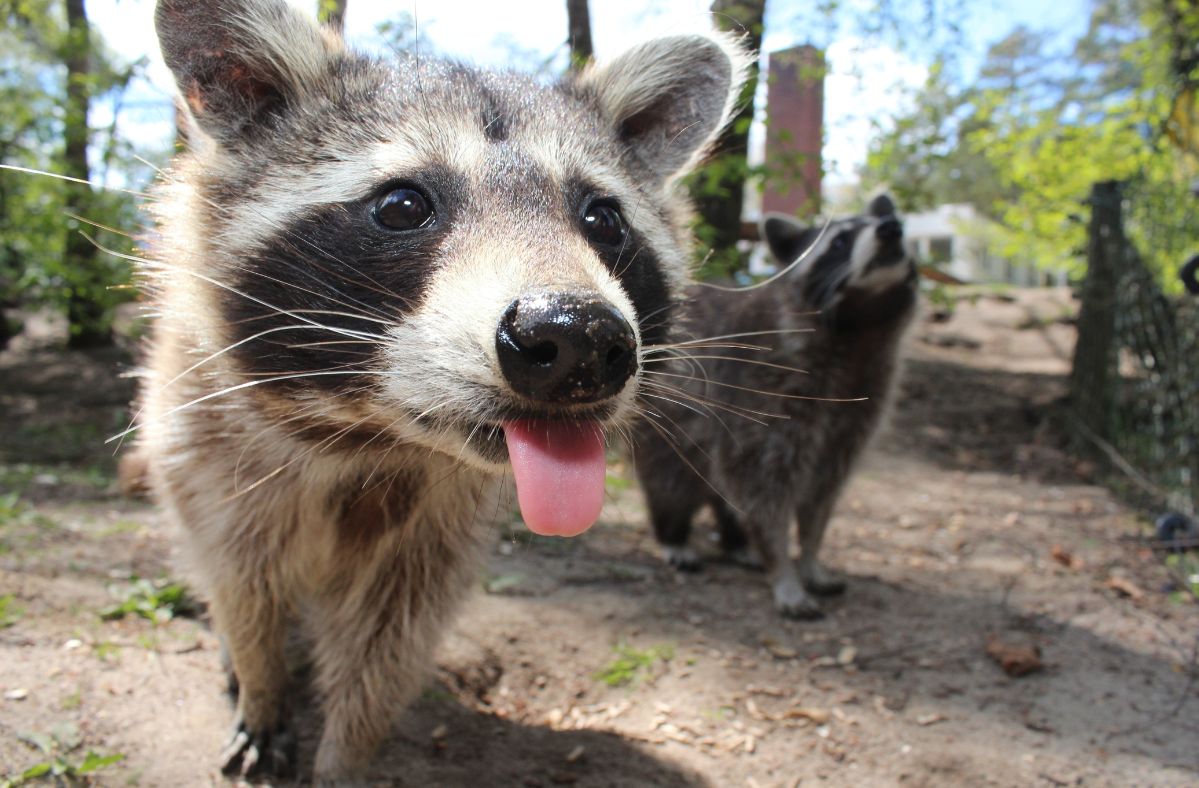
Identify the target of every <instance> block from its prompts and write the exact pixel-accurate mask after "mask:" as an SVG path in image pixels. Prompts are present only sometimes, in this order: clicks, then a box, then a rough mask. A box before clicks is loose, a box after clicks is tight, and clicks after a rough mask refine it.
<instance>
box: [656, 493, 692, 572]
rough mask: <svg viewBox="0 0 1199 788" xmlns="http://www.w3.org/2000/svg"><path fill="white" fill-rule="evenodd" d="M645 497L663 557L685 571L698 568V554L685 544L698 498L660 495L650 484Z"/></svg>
mask: <svg viewBox="0 0 1199 788" xmlns="http://www.w3.org/2000/svg"><path fill="white" fill-rule="evenodd" d="M645 496H646V499H647V503H648V504H649V513H650V521H651V522H652V523H653V526H654V536H655V537H656V538H657V540H658V544H660V545H661V546H662V560H664V561H665V562H666V563H667V564H669V565H670V566H673V567H674V568H675V569H680V570H683V571H687V572H693V571H695V570H697V569H699V568H700V565H701V563H702V562H701V561H700V558H699V555H698V554H697V553H696V552H695V550H694V549H692V548H691V547H690V546H689V545H688V544H687V541H688V539H689V538H690V537H691V520H692V518H693V517H694V516H695V512H696V510H697V509H699V501H698V500H692V499H689V498H686V497H684V496H679V495H669V496H663V495H662V493H661V490H654V489H652V488H651V487H649V486H646V487H645Z"/></svg>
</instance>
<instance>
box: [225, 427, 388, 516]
mask: <svg viewBox="0 0 1199 788" xmlns="http://www.w3.org/2000/svg"><path fill="white" fill-rule="evenodd" d="M382 411H383V408H379V409H378V410H376V411H375V412H374V413H371V414H368V415H366V416H363V417H362V418H361V419H359V420H358V421H356V422H354V423H352V424H347V425H346V426H345V427H342V428H341V429H340V430H338V431H337V432H335V433H334V434H333V435H331V436H329V437H328V438H325V439H324V440H322V441H320V442H319V443H316V444H314V445H312V446H310V447H308V448H307V449H305V450H304V451H302V452H300V453H298V454H297V455H296V456H294V457H292V458H291V459H290V460H288V461H287V462H285V463H283V464H282V465H280V466H279V467H278V468H276V469H275V470H273V471H271V472H270V473H268V474H266V475H265V476H263V477H262V478H260V479H258V481H256V482H254V483H253V484H251V485H250V486H249V487H246V488H245V489H244V490H243V489H240V486H241V485H240V483H239V482H238V473H239V471H240V464H241V457H239V458H238V465H236V466H234V468H233V489H234V494H233V495H231V496H228V497H227V498H226V499H225V500H226V502H228V501H231V500H233V499H234V498H238V497H240V496H242V495H245V494H246V493H248V492H250V491H252V490H254V489H255V488H256V487H258V486H260V485H262V484H264V483H265V482H267V481H269V480H271V479H273V478H275V477H276V476H278V475H279V474H281V473H283V471H285V470H287V469H288V468H290V467H291V466H292V465H295V464H296V463H297V462H299V461H300V460H303V459H304V458H306V457H307V456H308V455H310V454H312V453H313V452H322V453H323V452H324V451H325V449H327V448H329V447H330V446H332V445H333V444H335V443H337V441H339V440H341V439H342V438H343V437H345V436H346V435H347V434H349V432H350V431H351V430H353V429H354V428H355V427H357V426H358V425H360V424H362V423H363V422H365V421H368V420H370V419H373V418H374V417H375V416H377V415H379V413H381V412H382ZM244 454H245V452H244V451H243V452H242V455H243V456H244Z"/></svg>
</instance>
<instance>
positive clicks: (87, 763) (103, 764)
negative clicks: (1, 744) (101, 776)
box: [0, 722, 125, 788]
mask: <svg viewBox="0 0 1199 788" xmlns="http://www.w3.org/2000/svg"><path fill="white" fill-rule="evenodd" d="M17 738H19V739H20V740H21V741H23V742H25V743H26V744H29V745H31V746H33V747H36V748H37V749H38V750H40V751H41V754H42V755H43V756H45V759H44V760H42V761H40V762H38V763H35V764H33V765H32V766H30V767H28V768H26V769H25V770H23V771H20V772H14V773H13V774H9V775H6V776H3V777H0V788H16V787H17V786H20V785H25V784H26V783H30V782H33V781H34V780H43V779H45V780H47V781H53V782H54V783H55V784H58V785H62V784H68V785H72V784H75V783H76V782H77V781H79V779H80V778H83V777H87V776H88V775H90V774H94V773H96V772H98V771H100V770H102V769H107V768H108V767H109V766H112V765H113V764H115V763H119V762H120V761H123V760H124V759H125V755H124V753H113V754H111V755H104V754H103V753H98V752H96V751H94V750H88V751H87V754H85V755H84V756H83V758H82V760H80V759H78V758H76V757H71V753H72V752H74V751H75V750H77V749H79V747H80V745H81V744H82V743H83V737H82V735H81V734H80V731H79V727H78V726H77V725H75V724H73V723H69V722H68V723H62V724H60V725H57V726H55V727H54V728H53V729H51V730H50V732H49V733H42V732H32V733H18V734H17Z"/></svg>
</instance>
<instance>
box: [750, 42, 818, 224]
mask: <svg viewBox="0 0 1199 788" xmlns="http://www.w3.org/2000/svg"><path fill="white" fill-rule="evenodd" d="M824 73H825V65H824V53H823V52H822V51H820V50H819V49H817V48H816V47H814V46H811V45H810V44H803V45H801V46H797V47H792V48H791V49H783V50H779V51H778V52H771V53H770V68H769V71H768V74H767V80H768V81H767V88H766V162H765V165H766V173H767V176H766V189H765V192H764V193H763V194H762V210H763V212H767V211H778V212H780V213H787V214H791V215H792V216H800V217H810V216H814V215H815V214H817V213H819V212H820V182H821V166H822V159H821V155H820V153H821V147H822V146H823V142H824V137H823V130H824Z"/></svg>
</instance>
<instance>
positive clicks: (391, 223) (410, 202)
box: [375, 188, 433, 230]
mask: <svg viewBox="0 0 1199 788" xmlns="http://www.w3.org/2000/svg"><path fill="white" fill-rule="evenodd" d="M432 219H433V208H432V206H430V205H429V201H428V200H427V199H425V195H423V194H421V193H420V192H418V191H417V190H416V189H408V188H400V189H392V190H391V191H389V192H388V193H387V194H385V195H383V197H382V198H381V199H380V200H379V202H377V203H375V220H376V221H377V222H379V224H381V225H383V226H384V227H386V228H387V229H389V230H415V229H417V228H418V227H424V226H425V225H427V224H429V222H430V221H432Z"/></svg>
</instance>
